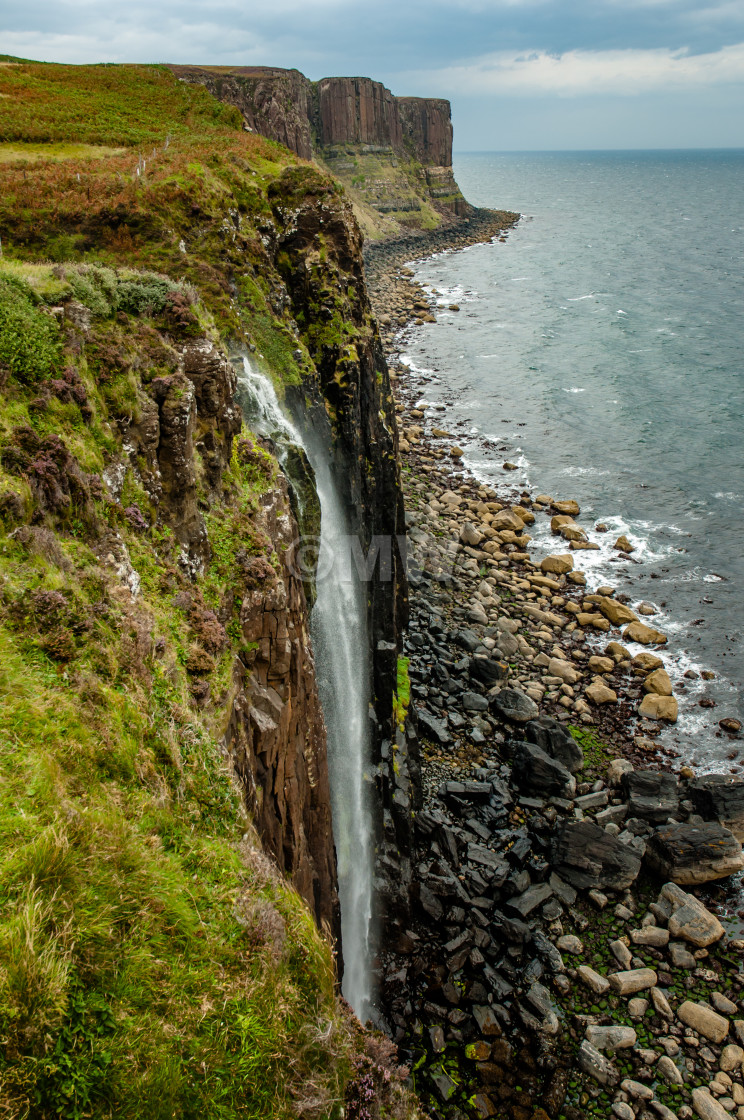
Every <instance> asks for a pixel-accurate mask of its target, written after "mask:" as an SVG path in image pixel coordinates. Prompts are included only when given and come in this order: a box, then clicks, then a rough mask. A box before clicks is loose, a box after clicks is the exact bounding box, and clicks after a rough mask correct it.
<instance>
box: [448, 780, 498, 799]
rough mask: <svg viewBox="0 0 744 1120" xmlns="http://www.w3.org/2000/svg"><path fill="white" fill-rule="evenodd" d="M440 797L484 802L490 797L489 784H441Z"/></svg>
mask: <svg viewBox="0 0 744 1120" xmlns="http://www.w3.org/2000/svg"><path fill="white" fill-rule="evenodd" d="M439 795H440V797H444V798H446V799H449V798H453V797H458V798H460V799H461V800H464V801H476V802H485V801H488V799H489V798H490V796H491V783H490V782H472V781H468V782H443V783H442V785H441V786H440V787H439Z"/></svg>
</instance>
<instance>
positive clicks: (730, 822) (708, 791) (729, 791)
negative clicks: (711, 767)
mask: <svg viewBox="0 0 744 1120" xmlns="http://www.w3.org/2000/svg"><path fill="white" fill-rule="evenodd" d="M688 788H689V798H690V800H691V801H692V804H693V805H694V807H695V812H696V813H698V814H699V815H700V816H701V817H702V818H703V820H705V821H718V822H719V824H722V825H724V827H725V828H729V829H731V831H732V832H733V834H734V836H736V838H737V840H740V841H741V842H742V843H744V779H742V778H734V777H729V776H727V775H725V774H701V775H700V777H698V778H694V779H693V780H692V781H691V782H690V784H689V787H688Z"/></svg>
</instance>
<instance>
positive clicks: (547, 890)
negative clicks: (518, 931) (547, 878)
mask: <svg viewBox="0 0 744 1120" xmlns="http://www.w3.org/2000/svg"><path fill="white" fill-rule="evenodd" d="M552 893H553V888H552V887H551V886H550V884H549V883H536V884H535V885H534V886H532V887H528V888H527V890H526V891H524V892H523V893H522V894H520V895H517V896H516V897H515V898H510V899H509V901H508V903H507V905H508V906H509V908H510V909H511V910H516V912H517V913H518V914H519V915H520V917H522V918H526V917H528V915H529V914H531V913H532V911H533V910H536V909H537V908H538V906H542V904H543V902H546V901H547V900H548V899H549V898H550V896H551V895H552Z"/></svg>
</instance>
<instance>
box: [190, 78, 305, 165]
mask: <svg viewBox="0 0 744 1120" xmlns="http://www.w3.org/2000/svg"><path fill="white" fill-rule="evenodd" d="M171 69H172V70H173V72H174V73H175V74H176V75H177V76H178V77H179V78H180V79H181V80H182V81H184V82H192V83H195V84H198V85H203V86H206V87H207V89H208V90H209V92H210V93H212V94H213V95H214V96H215V97H216V98H217V99H218V100H219V101H226V102H228V104H230V105H235V107H236V108H238V109H239V110H240V112H241V113H242V114H243V121H244V122H245V126H246V127H247V128H249V129H250V130H251V131H252V132H258V133H260V134H261V136H268V138H269V139H270V140H276V141H278V143H280V144H283V145H284V146H285V148H289V149H290V151H292V152H296V153H297V155H298V156H300V158H301V159H312V158H313V150H312V142H311V136H310V115H311V114H310V104H311V89H312V86H311V83H310V82H309V81H308V79H307V78H306V77H305V75H304V74H301V73H300V71H299V70H282V69H280V68H279V67H269V66H235V67H219V66H214V67H203V66H172V67H171Z"/></svg>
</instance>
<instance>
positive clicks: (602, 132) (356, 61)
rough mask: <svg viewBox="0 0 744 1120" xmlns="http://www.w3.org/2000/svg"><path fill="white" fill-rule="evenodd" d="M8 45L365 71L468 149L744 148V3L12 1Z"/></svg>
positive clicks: (0, 4) (16, 49) (2, 6)
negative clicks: (443, 101)
mask: <svg viewBox="0 0 744 1120" xmlns="http://www.w3.org/2000/svg"><path fill="white" fill-rule="evenodd" d="M0 52H2V53H6V54H12V55H17V56H21V57H24V58H34V59H43V60H45V61H50V62H190V63H203V64H213V65H214V64H222V65H270V66H284V67H296V68H297V69H299V70H301V71H302V72H303V73H304V74H306V75H307V76H308V77H309V78H312V79H318V78H321V77H330V76H336V75H366V76H369V77H373V78H376V79H378V80H380V81H382V82H384V83H385V85H387V86H389V88H390V89H392V91H393V92H394V93H396V94H399V95H407V96H410V95H418V96H423V97H447V98H449V99H450V101H451V102H452V116H453V121H454V125H455V149H456V150H459V151H516V150H549V149H602V148H610V149H613V148H614V149H617V148H700V147H703V148H711V147H744V0H720V2H719V0H709V2H706V0H573V2H570V3H569V2H566V0H262V2H261V3H257V2H256V0H242V2H239V0H202V2H198V3H197V2H196V0H128V2H127V3H125V4H112V3H111V2H109V0H106V2H102V0H28V2H26V3H24V4H19V3H17V0H0Z"/></svg>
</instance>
